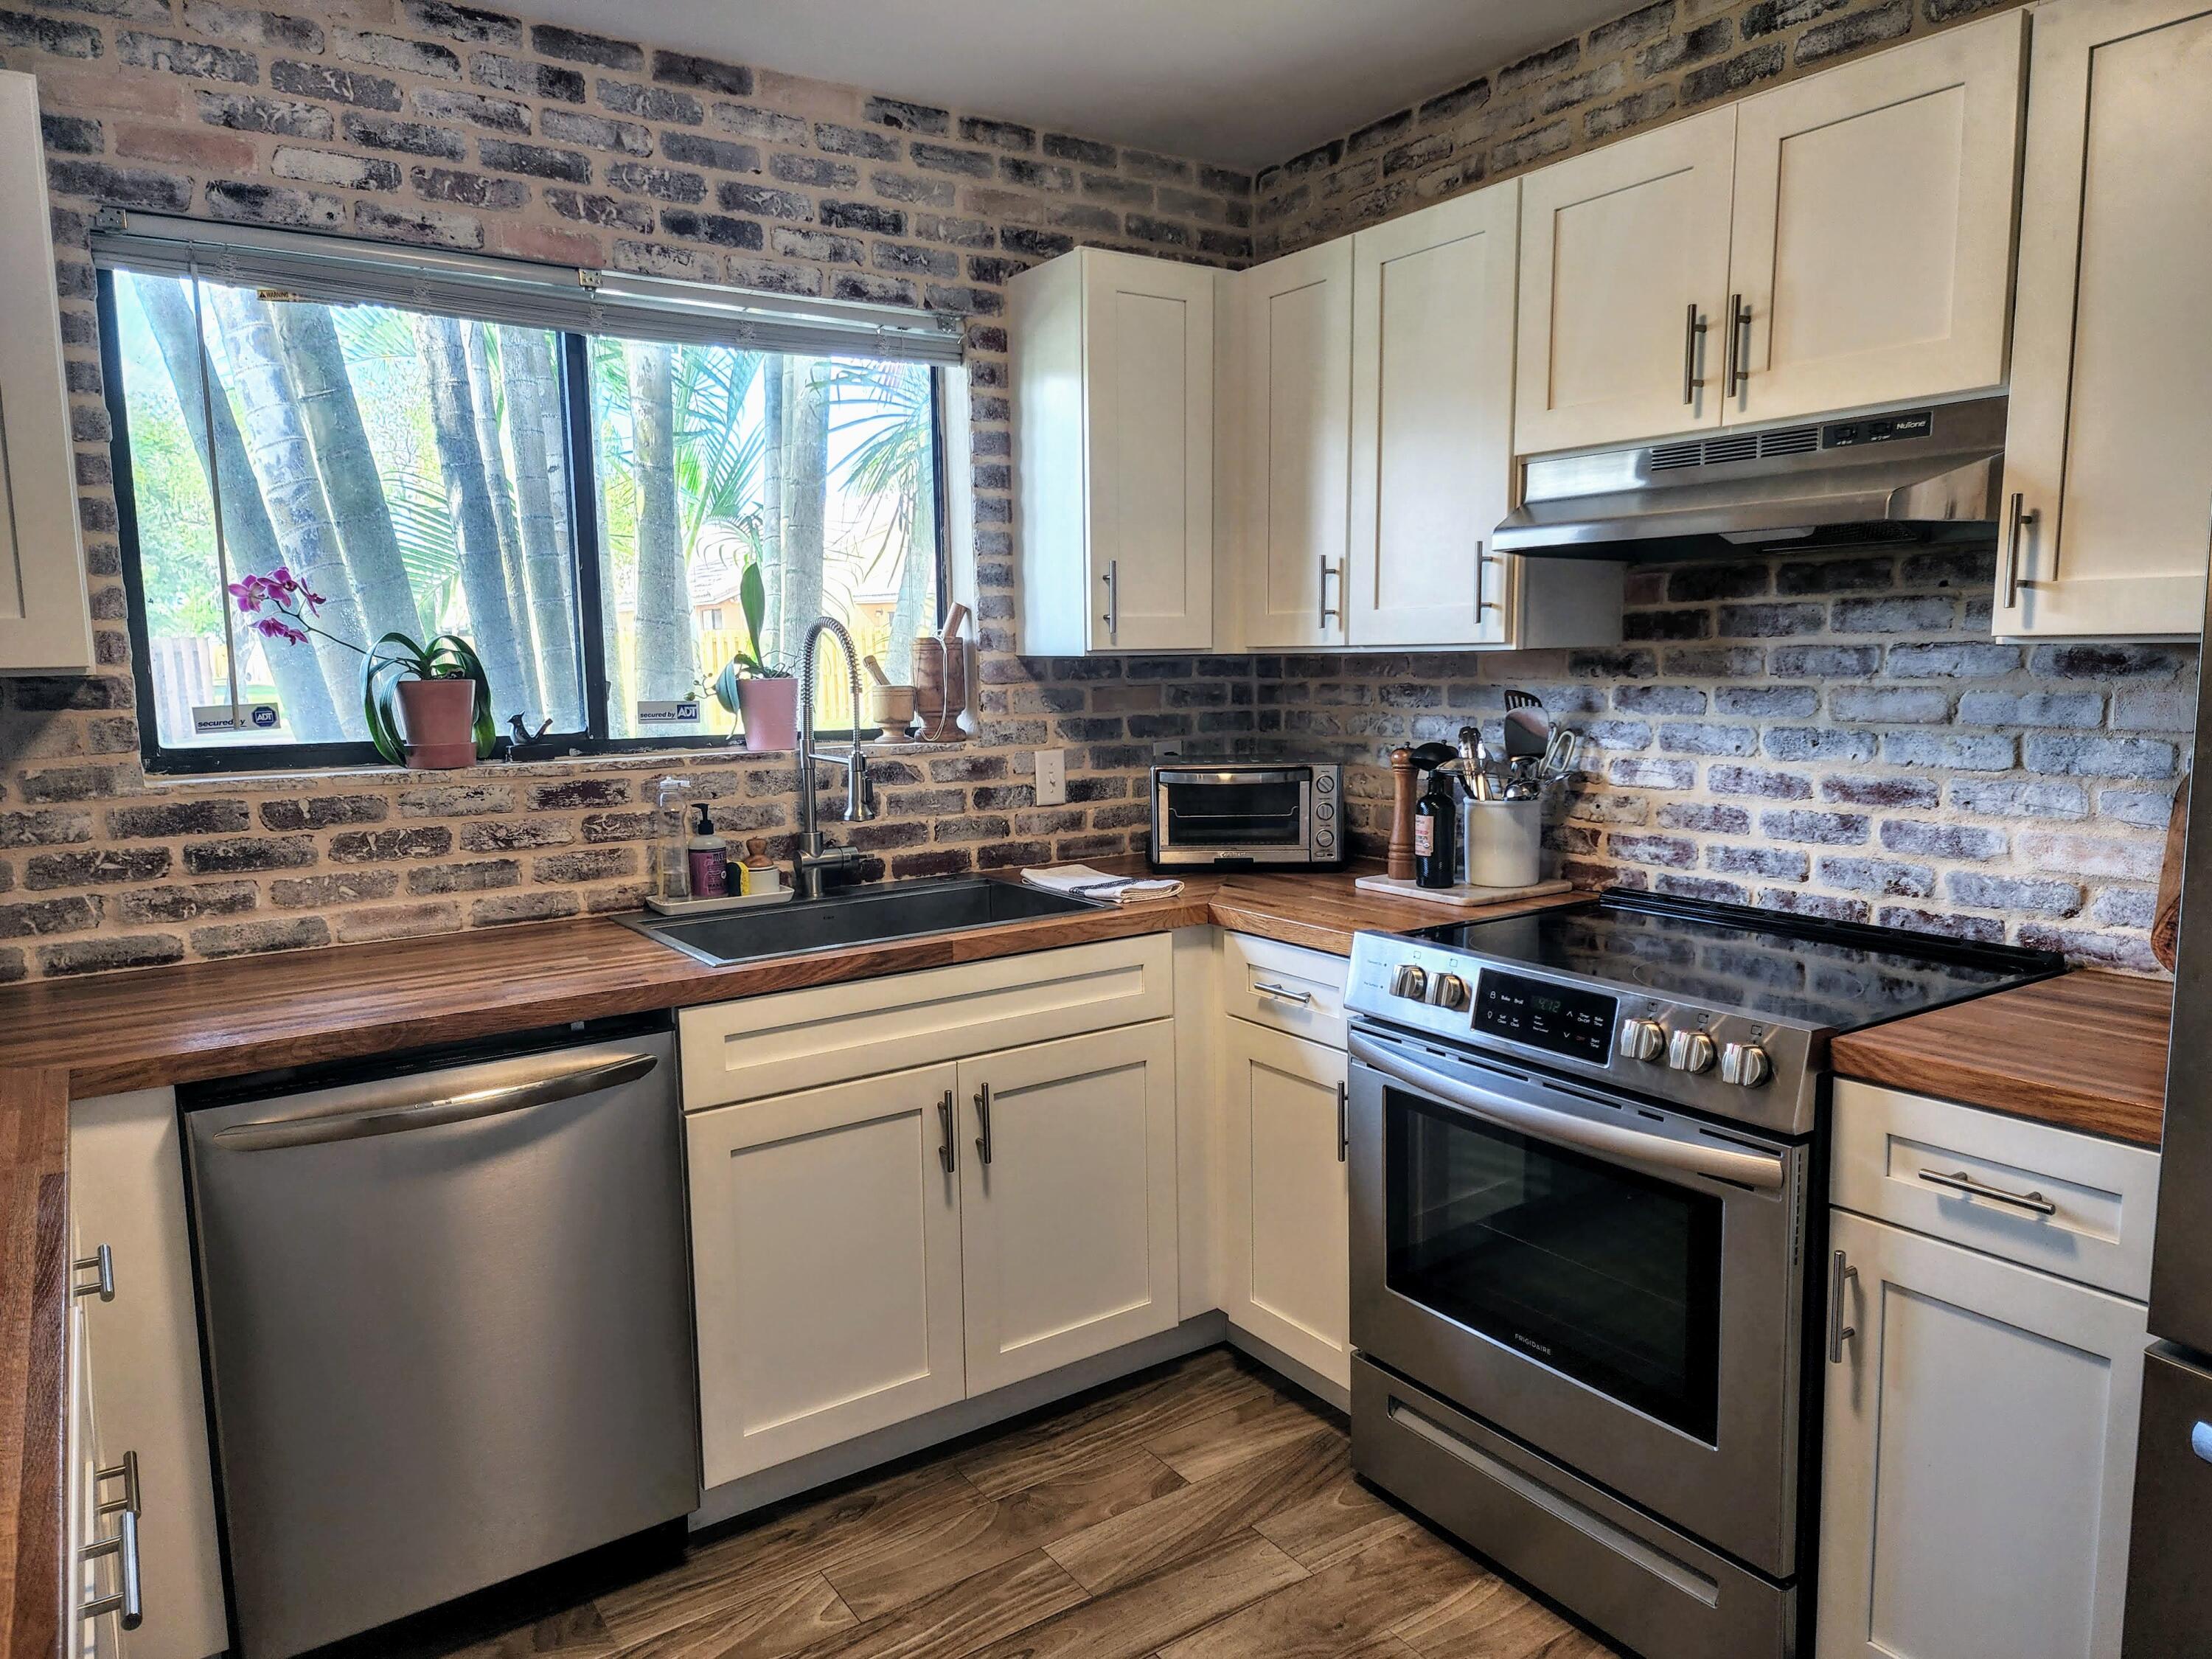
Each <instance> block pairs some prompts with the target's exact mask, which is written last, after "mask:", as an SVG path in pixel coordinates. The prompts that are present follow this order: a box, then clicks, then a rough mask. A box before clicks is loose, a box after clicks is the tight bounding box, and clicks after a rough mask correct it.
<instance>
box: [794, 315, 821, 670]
mask: <svg viewBox="0 0 2212 1659" xmlns="http://www.w3.org/2000/svg"><path fill="white" fill-rule="evenodd" d="M784 368H785V370H786V373H787V374H788V376H789V381H788V384H787V386H786V388H785V392H784V401H785V404H786V407H787V410H788V417H787V421H786V422H785V436H786V438H787V440H788V442H787V447H786V450H785V453H784V459H783V614H784V617H785V619H786V621H787V624H788V626H789V628H790V629H791V631H792V635H793V638H794V639H796V638H797V637H799V634H800V632H801V630H803V629H805V628H806V627H807V625H808V624H809V623H812V622H813V620H814V619H815V617H818V616H820V615H821V614H822V567H823V552H824V548H823V527H824V524H825V521H826V520H827V519H828V517H829V376H828V374H826V373H825V372H824V369H823V365H822V364H821V363H819V362H817V361H816V360H815V359H813V358H811V357H787V358H785V359H784Z"/></svg>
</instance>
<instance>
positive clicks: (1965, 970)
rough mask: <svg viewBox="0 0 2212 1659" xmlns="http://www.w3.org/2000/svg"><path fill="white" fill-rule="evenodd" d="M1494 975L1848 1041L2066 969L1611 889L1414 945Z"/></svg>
mask: <svg viewBox="0 0 2212 1659" xmlns="http://www.w3.org/2000/svg"><path fill="white" fill-rule="evenodd" d="M1413 937H1414V938H1416V939H1426V940H1429V941H1431V943H1433V944H1437V945H1443V946H1444V947H1446V948H1447V949H1449V950H1455V951H1468V952H1470V953H1472V954H1474V955H1476V956H1480V957H1483V958H1485V959H1486V960H1488V961H1491V962H1494V963H1500V964H1502V965H1520V966H1523V967H1527V968H1531V969H1552V970H1553V971H1555V972H1562V973H1570V974H1579V975H1583V977H1585V978H1589V979H1595V980H1602V981H1606V982H1607V984H1609V985H1613V986H1618V987H1620V988H1622V989H1624V990H1627V991H1631V992H1633V991H1645V992H1649V993H1650V994H1651V995H1653V996H1656V997H1663V998H1667V999H1670V1000H1681V1001H1686V1002H1699V1003H1705V1004H1707V1005H1709V1006H1713V1007H1716V1008H1720V1009H1732V1010H1737V1011H1740V1012H1744V1013H1747V1014H1753V1013H1755V1014H1764V1015H1766V1016H1768V1017H1770V1018H1776V1019H1786V1020H1791V1021H1795V1022H1800V1023H1802V1024H1810V1025H1816V1026H1822V1027H1825V1028H1826V1029H1828V1030H1834V1031H1848V1030H1856V1029H1857V1028H1859V1027H1862V1026H1866V1025H1873V1024H1879V1023H1880V1022H1881V1021H1883V1020H1888V1019H1896V1018H1900V1017H1902V1016H1903V1015H1905V1014H1917V1013H1923V1012H1926V1011H1927V1010H1929V1009H1930V1008H1937V1007H1942V1006H1943V1005H1945V1004H1947V1003H1953V1002H1963V1001H1966V1000H1968V999H1969V998H1972V997H1978V996H1982V995H1984V994H1988V993H1989V992H1991V991H2002V990H2005V989H2008V987H2012V986H2015V985H2025V984H2027V982H2029V981H2032V980H2038V979H2047V978H2049V977H2050V976H2051V975H2053V974H2057V973H2061V972H2063V971H2064V969H2065V966H2066V963H2065V959H2064V958H2063V957H2061V956H2059V955H2058V954H2057V952H2056V951H2030V950H2026V949H2022V948H2021V947H2019V946H2016V945H1978V944H1970V943H1966V942H1962V941H1958V940H1953V939H1939V938H1936V937H1935V936H1933V935H1930V934H1926V933H1910V932H1907V931H1906V930H1905V929H1903V928H1895V927H1860V926H1856V925H1853V924H1850V923H1845V922H1827V921H1814V920H1811V919H1808V918H1801V917H1796V916H1784V915H1775V914H1773V913H1772V912H1770V911H1765V910H1754V909H1751V908H1746V907H1744V906H1740V905H1733V904H1708V903H1703V902H1698V901H1695V900H1685V899H1666V898H1658V897H1654V896H1648V895H1645V894H1641V893H1629V892H1622V891H1619V890H1614V891H1610V892H1607V893H1604V894H1601V895H1600V896H1598V897H1597V898H1596V899H1595V900H1594V901H1593V902H1590V903H1589V904H1586V905H1577V906H1573V907H1571V908H1558V909H1552V910H1541V911H1538V912H1535V913H1534V914H1533V915H1522V916H1508V917H1505V918H1504V919H1502V920H1499V921H1463V922H1453V923H1451V924H1449V925H1448V926H1445V927H1425V928H1423V929H1421V930H1420V931H1419V932H1418V933H1415V934H1413Z"/></svg>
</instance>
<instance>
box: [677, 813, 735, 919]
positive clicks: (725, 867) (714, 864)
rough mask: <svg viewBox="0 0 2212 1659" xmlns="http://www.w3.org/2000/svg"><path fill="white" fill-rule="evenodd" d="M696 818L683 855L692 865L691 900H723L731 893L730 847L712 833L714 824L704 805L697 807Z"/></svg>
mask: <svg viewBox="0 0 2212 1659" xmlns="http://www.w3.org/2000/svg"><path fill="white" fill-rule="evenodd" d="M697 810H698V813H699V818H698V822H697V823H696V826H695V827H694V830H693V834H692V836H691V839H690V842H687V843H686V844H685V847H684V853H685V854H686V856H687V857H688V859H689V860H690V865H691V896H692V897H693V898H723V897H726V896H728V894H729V890H730V843H729V842H726V841H724V840H723V839H722V838H721V837H720V836H718V835H716V834H715V833H714V818H713V817H712V816H710V815H709V813H708V810H707V803H706V802H705V801H703V800H702V801H701V802H700V803H699V805H698V809H697Z"/></svg>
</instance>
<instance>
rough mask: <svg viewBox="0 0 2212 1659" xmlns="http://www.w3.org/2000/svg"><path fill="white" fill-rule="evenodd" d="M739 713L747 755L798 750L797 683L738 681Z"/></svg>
mask: <svg viewBox="0 0 2212 1659" xmlns="http://www.w3.org/2000/svg"><path fill="white" fill-rule="evenodd" d="M738 714H739V715H740V716H741V717H742V718H743V720H744V724H745V748H746V750H748V752H750V753H752V754H756V755H759V754H767V753H769V752H771V751H774V750H792V749H796V748H798V747H799V682H798V681H797V680H793V679H783V680H763V679H746V680H739V681H738Z"/></svg>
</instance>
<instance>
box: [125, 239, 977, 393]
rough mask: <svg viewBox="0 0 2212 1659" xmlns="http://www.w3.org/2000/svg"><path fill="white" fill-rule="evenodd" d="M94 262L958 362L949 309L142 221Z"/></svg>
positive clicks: (717, 338) (412, 304) (308, 293)
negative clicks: (835, 298)
mask: <svg viewBox="0 0 2212 1659" xmlns="http://www.w3.org/2000/svg"><path fill="white" fill-rule="evenodd" d="M92 253H93V258H94V262H95V263H97V264H101V265H104V266H108V267H112V268H118V269H122V270H137V271H143V272H146V273H148V274H149V275H156V276H189V275H191V274H192V273H193V272H194V271H197V273H198V274H199V275H201V276H204V277H206V278H208V279H209V280H210V281H211V282H217V283H227V284H230V285H233V286H237V287H254V288H271V289H283V290H285V291H286V292H289V293H292V294H297V295H301V297H303V298H306V299H311V300H319V301H324V302H325V303H326V304H333V305H386V306H396V307H403V308H405V309H408V310H412V311H428V312H435V313H442V314H444V315H447V316H453V317H468V318H473V319H477V320H478V321H480V322H489V323H507V324H513V325H520V326H524V327H529V328H543V329H553V330H558V331H562V332H564V333H572V334H601V335H616V336H620V337H624V338H629V339H641V340H665V341H668V342H670V343H676V344H682V345H722V346H732V347H737V348H740V349H745V350H751V351H783V352H791V353H794V354H797V355H799V356H814V357H867V358H876V359H890V360H894V361H897V362H921V363H933V364H941V365H948V366H949V365H954V364H957V363H958V362H960V361H961V349H962V345H963V341H964V339H965V337H966V319H964V318H963V317H961V316H960V315H959V314H958V313H953V312H940V311H925V310H919V309H915V308H913V307H905V306H893V305H877V304H868V303H863V302H861V301H847V300H821V299H810V298H805V297H803V296H795V295H783V294H764V293H759V292H756V291H754V290H752V289H738V288H725V287H720V286H718V285H716V284H714V283H685V282H678V281H675V280H673V279H671V278H667V277H660V276H631V275H628V274H625V273H623V272H618V271H596V270H575V269H564V268H562V267H560V266H556V265H541V264H531V263H529V262H527V261H525V260H520V259H496V258H487V257H485V256H483V255H478V254H466V253H444V252H438V251H436V250H435V249H428V248H408V247H397V246H391V245H389V244H386V243H380V242H374V243H373V242H358V241H353V240H347V239H343V238H340V237H331V236H316V235H309V234H303V233H301V232H298V231H285V230H270V229H264V228H259V227H256V226H243V225H218V224H211V223H209V222H205V221H203V220H193V219H179V218H170V217H164V216H155V215H150V214H136V213H134V214H128V215H125V214H119V213H115V212H112V211H111V212H109V213H106V214H105V215H103V216H102V217H101V220H100V224H99V226H98V227H97V228H95V229H94V232H93V235H92Z"/></svg>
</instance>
